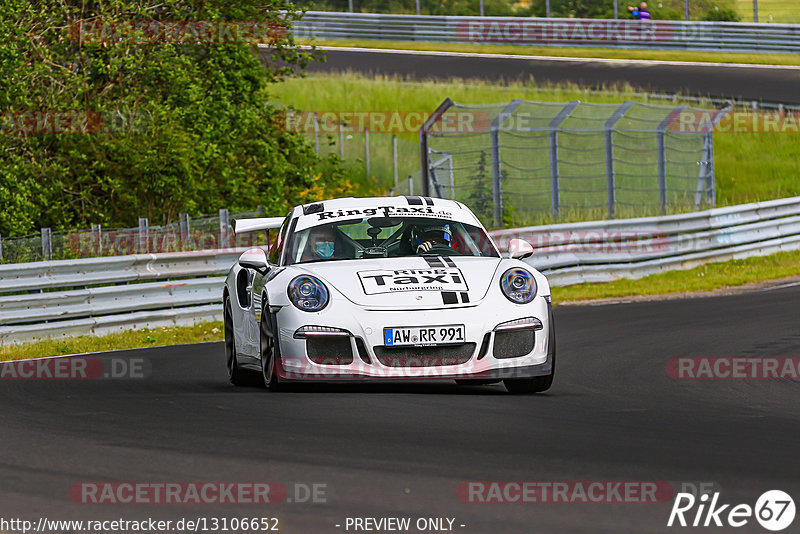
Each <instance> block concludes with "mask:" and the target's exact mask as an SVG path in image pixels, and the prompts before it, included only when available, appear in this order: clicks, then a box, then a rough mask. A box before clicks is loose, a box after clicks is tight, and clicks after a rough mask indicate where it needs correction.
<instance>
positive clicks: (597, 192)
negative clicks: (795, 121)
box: [414, 99, 728, 227]
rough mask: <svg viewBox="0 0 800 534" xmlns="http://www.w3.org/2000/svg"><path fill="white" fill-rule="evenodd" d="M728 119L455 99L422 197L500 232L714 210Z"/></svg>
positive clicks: (429, 131) (427, 138) (428, 147)
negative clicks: (716, 148) (719, 134)
mask: <svg viewBox="0 0 800 534" xmlns="http://www.w3.org/2000/svg"><path fill="white" fill-rule="evenodd" d="M727 111H728V110H727V109H723V110H699V109H694V108H688V107H686V106H657V105H649V104H640V103H634V102H625V103H623V104H587V103H580V102H577V101H574V102H569V103H549V102H530V101H523V100H514V101H513V102H510V103H508V104H492V105H460V104H456V103H454V102H452V101H451V100H449V99H448V100H447V101H445V103H444V104H442V106H440V108H439V109H438V110H437V111H436V112H435V113H434V114H433V115H432V116H431V119H430V120H429V121H428V122H427V123H426V126H425V128H424V133H423V134H422V136H421V142H422V143H423V146H424V147H425V148H424V149H423V150H424V151H425V152H426V153H427V165H426V166H424V167H423V169H422V174H421V175H420V179H419V182H418V185H419V188H418V190H419V191H422V190H423V185H424V183H425V181H426V179H427V183H428V191H427V192H429V193H430V194H431V195H435V196H440V197H443V198H451V199H455V200H459V201H462V202H464V203H466V204H468V205H469V206H470V207H471V208H472V209H473V210H474V211H475V212H476V214H478V216H479V217H480V218H481V219H482V220H483V221H484V222H485V223H486V224H488V225H491V226H498V227H499V226H501V225H506V226H507V225H511V224H515V225H518V224H532V223H535V222H541V221H543V220H559V219H575V218H587V219H588V218H604V217H626V216H642V215H648V214H658V213H667V212H670V213H671V212H680V211H690V210H695V209H701V208H704V207H711V206H714V205H715V189H714V188H715V184H714V152H713V139H712V130H713V127H714V125H716V124H717V123H718V122H719V121H720V120H721V119H722V117H723V116H724V114H725V113H726V112H727ZM422 175H427V176H425V177H423V176H422ZM416 186H417V184H414V187H415V188H416ZM543 215H545V217H543Z"/></svg>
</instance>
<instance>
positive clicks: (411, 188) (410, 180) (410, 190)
mask: <svg viewBox="0 0 800 534" xmlns="http://www.w3.org/2000/svg"><path fill="white" fill-rule="evenodd" d="M413 194H414V179H413V178H411V177H410V176H409V177H408V196H412V195H413Z"/></svg>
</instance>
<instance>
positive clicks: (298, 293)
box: [288, 274, 329, 312]
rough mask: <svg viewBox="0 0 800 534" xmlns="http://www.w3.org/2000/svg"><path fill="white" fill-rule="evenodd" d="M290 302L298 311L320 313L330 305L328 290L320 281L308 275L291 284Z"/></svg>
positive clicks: (296, 279)
mask: <svg viewBox="0 0 800 534" xmlns="http://www.w3.org/2000/svg"><path fill="white" fill-rule="evenodd" d="M288 293H289V300H291V301H292V304H294V305H295V307H296V308H297V309H298V310H303V311H307V312H318V311H320V310H321V309H323V308H324V307H325V306H327V305H328V300H329V299H328V296H329V295H328V288H327V287H325V284H323V283H322V282H321V281H320V280H319V279H317V278H315V277H313V276H309V275H307V274H303V275H300V276H298V277H296V278H295V279H294V280H292V282H291V283H290V284H289V288H288Z"/></svg>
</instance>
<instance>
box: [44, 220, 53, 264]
mask: <svg viewBox="0 0 800 534" xmlns="http://www.w3.org/2000/svg"><path fill="white" fill-rule="evenodd" d="M51 237H52V234H51V232H50V228H42V258H44V260H45V261H50V260H52V259H53V241H52V239H51Z"/></svg>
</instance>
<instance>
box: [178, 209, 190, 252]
mask: <svg viewBox="0 0 800 534" xmlns="http://www.w3.org/2000/svg"><path fill="white" fill-rule="evenodd" d="M180 230H181V250H186V245H188V244H189V214H188V213H181V214H180Z"/></svg>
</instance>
